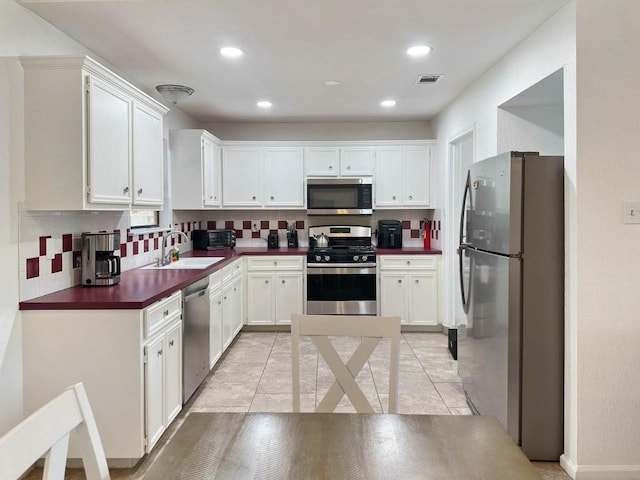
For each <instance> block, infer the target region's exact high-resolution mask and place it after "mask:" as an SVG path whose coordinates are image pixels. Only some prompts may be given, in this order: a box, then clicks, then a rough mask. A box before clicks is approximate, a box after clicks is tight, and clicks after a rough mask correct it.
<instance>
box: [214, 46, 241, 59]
mask: <svg viewBox="0 0 640 480" xmlns="http://www.w3.org/2000/svg"><path fill="white" fill-rule="evenodd" d="M243 53H244V52H243V51H242V50H240V49H239V48H237V47H223V48H221V49H220V55H222V56H223V57H227V58H238V57H241V56H242V54H243Z"/></svg>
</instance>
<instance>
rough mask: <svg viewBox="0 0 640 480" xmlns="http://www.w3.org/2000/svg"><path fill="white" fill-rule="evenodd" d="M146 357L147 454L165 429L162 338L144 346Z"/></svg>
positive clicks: (161, 336)
mask: <svg viewBox="0 0 640 480" xmlns="http://www.w3.org/2000/svg"><path fill="white" fill-rule="evenodd" d="M145 354H146V357H147V363H146V371H145V379H144V380H145V410H146V412H145V413H146V432H145V433H146V437H147V448H146V451H147V453H148V452H150V451H151V449H152V448H153V446H154V445H155V444H156V442H157V441H158V439H159V438H160V436H161V435H162V432H164V429H165V425H166V424H165V418H166V417H165V409H164V368H163V363H164V362H163V354H164V336H163V335H160V336H159V337H158V338H157V339H156V340H153V341H152V342H150V343H148V344H147V345H146V346H145Z"/></svg>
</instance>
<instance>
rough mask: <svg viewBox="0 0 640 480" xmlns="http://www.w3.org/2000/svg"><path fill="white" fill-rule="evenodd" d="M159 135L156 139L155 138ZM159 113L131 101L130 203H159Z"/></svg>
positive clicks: (160, 188) (161, 158) (162, 176)
mask: <svg viewBox="0 0 640 480" xmlns="http://www.w3.org/2000/svg"><path fill="white" fill-rule="evenodd" d="M158 139H160V141H158ZM162 161H163V152H162V114H160V113H158V112H157V111H155V110H152V109H150V108H147V107H145V106H144V105H142V104H140V103H139V102H135V101H134V102H133V162H132V165H133V203H134V205H149V206H153V205H158V206H159V205H162V202H163V199H164V195H163V192H164V174H163V172H164V167H163V164H162Z"/></svg>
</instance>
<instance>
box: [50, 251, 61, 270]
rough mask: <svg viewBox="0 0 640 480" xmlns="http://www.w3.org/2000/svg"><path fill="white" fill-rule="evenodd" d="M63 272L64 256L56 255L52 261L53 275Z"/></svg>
mask: <svg viewBox="0 0 640 480" xmlns="http://www.w3.org/2000/svg"><path fill="white" fill-rule="evenodd" d="M61 271H62V254H61V253H56V254H55V256H54V257H53V260H51V273H58V272H61Z"/></svg>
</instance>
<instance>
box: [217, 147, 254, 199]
mask: <svg viewBox="0 0 640 480" xmlns="http://www.w3.org/2000/svg"><path fill="white" fill-rule="evenodd" d="M261 154H262V151H261V149H260V148H259V147H224V149H223V151H222V204H223V206H225V207H236V208H247V207H254V208H255V207H261V206H262V204H263V196H262V195H263V193H262V179H263V175H264V173H263V163H262V155H261Z"/></svg>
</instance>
